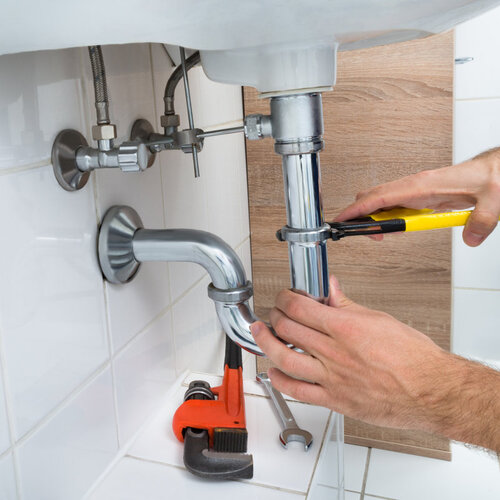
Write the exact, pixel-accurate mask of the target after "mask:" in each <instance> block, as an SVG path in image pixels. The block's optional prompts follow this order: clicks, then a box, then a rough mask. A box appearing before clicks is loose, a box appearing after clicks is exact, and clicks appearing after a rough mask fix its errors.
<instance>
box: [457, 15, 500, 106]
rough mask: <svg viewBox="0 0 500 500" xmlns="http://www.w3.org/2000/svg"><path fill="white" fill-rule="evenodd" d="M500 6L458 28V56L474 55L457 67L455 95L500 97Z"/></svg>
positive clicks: (458, 97) (462, 96) (460, 96)
mask: <svg viewBox="0 0 500 500" xmlns="http://www.w3.org/2000/svg"><path fill="white" fill-rule="evenodd" d="M499 24H500V8H496V9H493V10H491V11H489V12H486V13H485V14H483V15H481V16H478V17H476V18H475V19H472V20H471V21H468V22H466V23H463V24H462V25H460V26H458V27H457V28H456V30H455V57H473V58H474V60H473V61H471V62H468V63H466V64H457V65H456V69H455V98H456V99H467V98H468V99H470V98H477V97H499V96H500V61H499V59H498V47H499V46H500V30H499V29H498V26H499Z"/></svg>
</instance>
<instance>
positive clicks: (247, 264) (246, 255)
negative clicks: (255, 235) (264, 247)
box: [237, 238, 252, 280]
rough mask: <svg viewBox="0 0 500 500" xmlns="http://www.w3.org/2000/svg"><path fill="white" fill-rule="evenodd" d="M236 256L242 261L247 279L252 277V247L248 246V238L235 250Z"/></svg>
mask: <svg viewBox="0 0 500 500" xmlns="http://www.w3.org/2000/svg"><path fill="white" fill-rule="evenodd" d="M237 253H238V257H239V258H240V259H241V262H243V267H244V268H245V272H246V275H247V279H249V280H251V279H252V249H251V246H250V238H248V239H247V240H246V241H244V242H243V244H242V245H240V246H239V247H238V250H237Z"/></svg>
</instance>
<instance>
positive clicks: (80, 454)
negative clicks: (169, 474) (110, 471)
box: [19, 368, 118, 500]
mask: <svg viewBox="0 0 500 500" xmlns="http://www.w3.org/2000/svg"><path fill="white" fill-rule="evenodd" d="M114 415H115V413H114V407H113V391H112V377H111V371H110V369H109V368H108V369H107V370H106V371H105V372H104V373H102V374H101V375H99V376H98V377H97V378H96V379H95V380H94V381H93V382H92V383H91V384H90V385H88V386H87V387H86V388H85V389H83V391H82V392H81V393H80V394H78V396H77V397H76V398H74V399H73V400H71V401H70V402H69V403H68V405H67V406H66V407H65V408H64V409H63V410H62V411H61V412H59V413H58V414H57V415H56V416H55V417H54V418H53V419H52V420H50V421H49V422H48V423H47V424H46V425H44V426H43V427H42V428H41V429H39V430H38V431H37V432H36V433H35V434H34V435H33V436H31V437H30V438H29V439H28V440H27V441H26V442H25V443H24V444H23V445H22V446H21V447H20V448H19V464H20V470H21V484H22V491H23V498H24V499H25V500H32V499H33V500H72V499H75V500H76V499H80V498H82V496H83V494H84V493H85V492H86V491H87V490H88V489H89V488H90V486H91V485H92V483H93V482H94V481H95V480H96V479H97V478H98V476H99V475H100V474H101V473H102V471H103V470H104V468H105V467H106V466H107V465H108V464H109V462H110V461H111V460H112V458H113V456H114V454H115V453H116V451H117V449H118V445H117V433H116V422H115V416H114Z"/></svg>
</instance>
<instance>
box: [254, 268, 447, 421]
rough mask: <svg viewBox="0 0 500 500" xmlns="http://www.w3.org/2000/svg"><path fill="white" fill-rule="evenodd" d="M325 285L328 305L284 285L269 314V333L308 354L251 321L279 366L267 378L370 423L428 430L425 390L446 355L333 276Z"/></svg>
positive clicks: (429, 394) (281, 388)
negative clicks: (352, 295) (347, 292)
mask: <svg viewBox="0 0 500 500" xmlns="http://www.w3.org/2000/svg"><path fill="white" fill-rule="evenodd" d="M330 285H331V290H330V293H331V296H330V301H329V305H324V304H320V303H318V302H316V301H315V300H313V299H310V298H308V297H305V296H303V295H299V294H297V293H294V292H292V291H290V290H284V291H282V292H281V293H280V294H279V295H278V297H277V300H276V307H275V308H274V309H272V311H271V314H270V320H271V324H272V326H273V327H274V329H275V330H276V332H277V334H278V335H279V336H280V337H281V338H282V339H284V340H286V341H288V342H290V343H292V344H294V345H295V346H298V347H300V348H302V349H303V350H304V351H306V352H307V353H310V355H308V354H301V353H298V352H296V351H293V350H291V349H289V348H287V347H286V346H285V345H284V344H283V343H282V342H280V341H279V340H277V339H276V337H275V336H274V335H273V334H272V332H271V331H270V330H269V328H267V327H266V325H265V324H264V323H262V322H256V323H254V324H253V325H252V327H251V331H252V334H253V336H254V338H255V340H256V342H257V344H258V345H259V346H260V348H261V349H262V350H263V351H264V352H265V353H266V354H267V356H268V357H269V358H270V359H271V360H272V361H273V362H274V363H276V365H277V366H278V367H279V369H275V368H272V369H270V370H269V376H270V378H271V381H272V383H273V385H274V386H275V387H276V389H278V390H279V391H281V392H284V393H285V394H289V395H291V396H293V397H295V398H296V399H299V400H301V401H305V402H309V403H313V404H316V405H320V406H325V407H328V408H330V409H332V410H335V411H337V412H340V413H343V414H345V415H348V416H351V417H354V418H357V419H361V420H364V421H367V422H370V423H372V424H376V425H385V426H391V427H398V428H413V429H426V430H432V429H433V428H434V427H431V426H430V423H429V420H430V415H429V413H430V411H431V409H430V408H429V406H431V407H432V398H433V396H434V395H433V394H432V392H429V391H430V389H432V388H434V386H435V381H436V380H437V377H436V376H437V374H438V373H439V371H440V370H442V369H443V364H444V363H445V362H447V357H449V356H450V355H449V354H448V353H446V352H445V351H443V350H442V349H441V348H439V347H438V346H437V345H436V344H434V343H433V342H432V341H431V340H430V339H429V338H428V337H426V336H425V335H423V334H422V333H420V332H418V331H416V330H414V329H413V328H410V327H409V326H406V325H404V324H403V323H400V322H399V321H397V320H396V319H394V318H393V317H391V316H389V315H388V314H385V313H382V312H379V311H374V310H370V309H367V308H365V307H362V306H360V305H358V304H355V303H354V302H352V301H350V300H349V299H347V298H346V297H345V296H344V295H343V293H342V292H341V291H340V289H339V286H338V283H337V281H336V279H335V278H334V277H333V276H332V278H331V279H330ZM297 379H301V380H297ZM306 380H307V381H306ZM429 403H431V404H429Z"/></svg>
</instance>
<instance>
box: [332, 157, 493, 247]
mask: <svg viewBox="0 0 500 500" xmlns="http://www.w3.org/2000/svg"><path fill="white" fill-rule="evenodd" d="M398 206H401V207H407V208H417V209H421V208H433V209H438V210H455V209H465V208H469V207H471V206H475V209H474V211H473V212H472V214H471V216H470V217H469V220H468V222H467V225H466V226H465V228H464V231H463V239H464V241H465V243H467V245H469V246H472V247H475V246H478V245H480V244H481V243H482V242H483V241H484V240H485V239H486V237H487V236H488V235H489V234H490V233H491V232H492V231H493V229H495V227H496V225H497V222H498V217H499V215H500V148H498V149H494V150H491V151H487V152H486V153H482V154H481V155H479V156H477V157H476V158H474V159H472V160H470V161H466V162H464V163H460V164H459V165H455V166H451V167H445V168H440V169H437V170H427V171H424V172H420V173H418V174H414V175H410V176H408V177H403V178H402V179H399V180H396V181H393V182H389V183H387V184H382V185H380V186H377V187H373V188H371V189H367V190H366V191H362V192H360V193H358V195H357V197H356V201H355V202H354V203H353V204H352V205H350V206H348V207H347V208H346V209H345V210H343V211H342V213H340V214H339V216H338V217H337V219H336V220H337V221H344V220H348V219H355V218H357V217H360V216H362V215H367V214H371V213H374V212H376V211H377V210H380V209H385V208H393V207H398ZM373 239H382V235H376V236H375V237H374V238H373Z"/></svg>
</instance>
